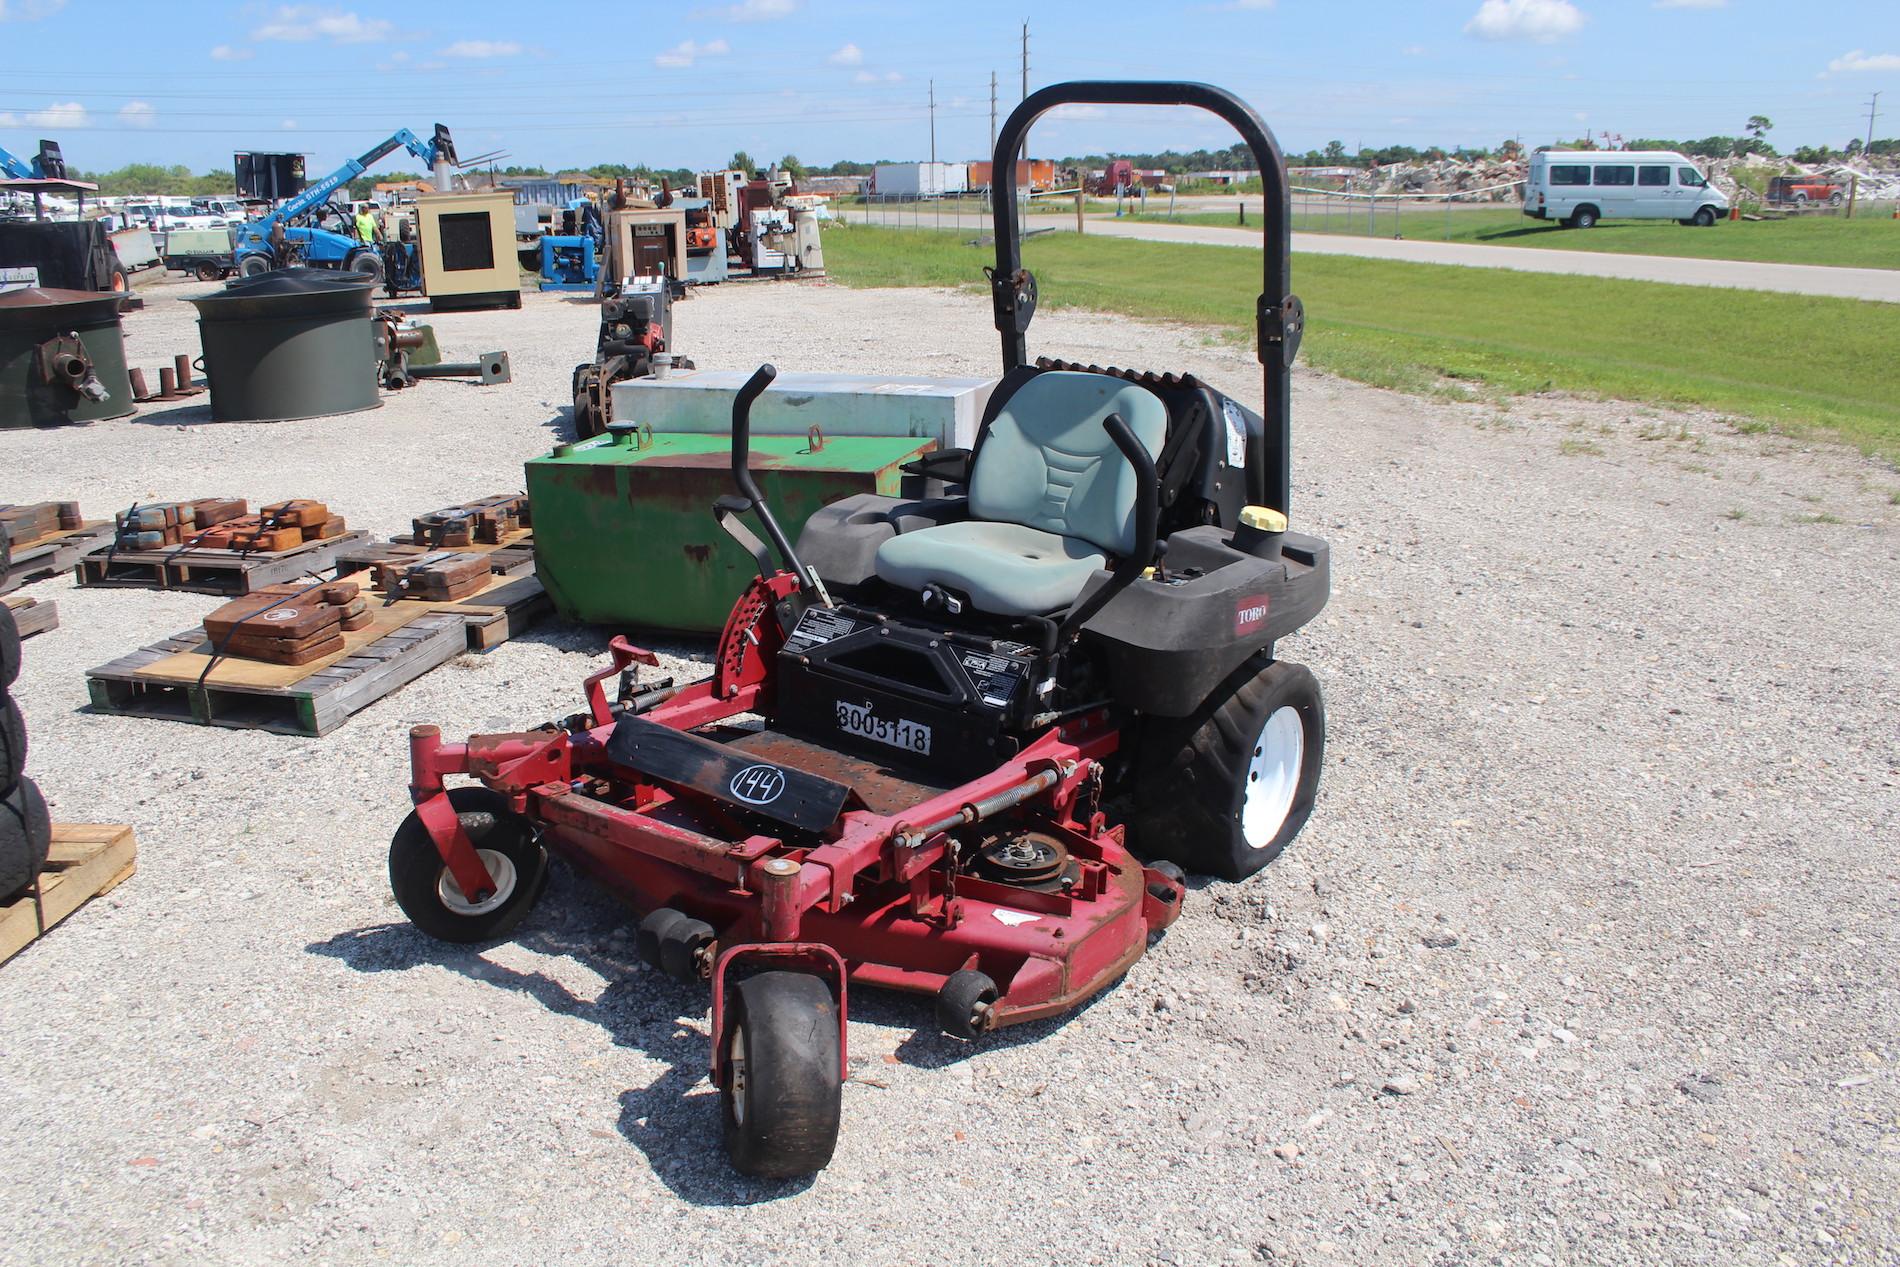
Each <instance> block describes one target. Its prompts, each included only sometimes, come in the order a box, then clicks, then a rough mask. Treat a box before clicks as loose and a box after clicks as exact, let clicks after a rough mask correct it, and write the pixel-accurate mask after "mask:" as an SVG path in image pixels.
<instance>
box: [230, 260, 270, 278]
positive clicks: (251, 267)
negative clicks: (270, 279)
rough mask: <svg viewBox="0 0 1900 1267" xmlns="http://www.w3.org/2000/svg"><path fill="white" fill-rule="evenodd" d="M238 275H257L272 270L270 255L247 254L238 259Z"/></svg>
mask: <svg viewBox="0 0 1900 1267" xmlns="http://www.w3.org/2000/svg"><path fill="white" fill-rule="evenodd" d="M237 271H238V276H240V277H256V276H257V275H259V274H260V273H268V272H270V257H269V256H266V255H247V256H245V257H244V258H243V259H241V260H239V261H238V267H237Z"/></svg>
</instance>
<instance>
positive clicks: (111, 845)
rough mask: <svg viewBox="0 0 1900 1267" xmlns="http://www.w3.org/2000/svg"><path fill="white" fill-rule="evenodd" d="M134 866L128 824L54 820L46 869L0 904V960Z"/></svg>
mask: <svg viewBox="0 0 1900 1267" xmlns="http://www.w3.org/2000/svg"><path fill="white" fill-rule="evenodd" d="M136 870H138V842H137V841H136V840H134V839H133V836H132V829H131V828H130V827H126V826H123V825H121V824H110V825H105V826H93V825H90V824H83V825H82V824H74V823H54V824H53V844H52V847H51V848H50V849H49V850H48V851H47V855H46V870H44V871H42V872H41V873H40V877H39V879H37V880H35V881H33V883H32V884H31V885H29V886H28V887H27V890H26V892H24V893H22V894H21V895H20V896H19V897H17V898H15V899H13V901H11V902H9V903H7V904H6V905H5V906H0V963H5V962H6V961H7V960H9V959H11V958H13V956H15V955H17V954H19V953H20V952H21V951H22V950H24V949H26V948H27V947H28V946H30V945H32V944H33V943H34V942H35V941H38V940H39V939H40V938H41V937H43V936H45V935H46V932H47V930H48V929H50V928H52V927H53V925H55V924H57V923H59V922H60V921H61V920H63V919H65V918H66V917H67V916H68V915H71V914H72V913H73V912H74V911H76V910H78V909H79V908H80V907H82V906H84V905H85V904H86V903H87V902H90V901H92V899H93V898H96V897H98V896H99V895H100V894H101V893H109V892H111V891H112V890H113V889H115V888H117V887H118V886H119V884H120V883H121V882H122V881H124V880H126V879H128V878H129V877H130V876H131V874H132V873H133V872H134V871H136Z"/></svg>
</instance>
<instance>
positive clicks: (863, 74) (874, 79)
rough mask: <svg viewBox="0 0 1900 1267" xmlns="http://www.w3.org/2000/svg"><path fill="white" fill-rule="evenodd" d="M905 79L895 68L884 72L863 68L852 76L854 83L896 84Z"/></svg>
mask: <svg viewBox="0 0 1900 1267" xmlns="http://www.w3.org/2000/svg"><path fill="white" fill-rule="evenodd" d="M903 81H904V77H903V75H901V74H899V73H898V72H897V71H894V70H887V71H885V72H884V73H883V74H879V73H878V72H877V71H874V70H861V71H859V72H858V73H857V74H855V75H853V76H851V82H852V83H854V84H896V83H902V82H903Z"/></svg>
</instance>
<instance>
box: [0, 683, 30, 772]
mask: <svg viewBox="0 0 1900 1267" xmlns="http://www.w3.org/2000/svg"><path fill="white" fill-rule="evenodd" d="M25 770H26V718H24V717H22V716H20V706H19V705H18V704H16V703H14V702H13V700H12V699H10V698H9V697H8V696H7V693H6V692H5V691H0V796H5V795H7V794H8V793H9V792H11V791H13V789H14V788H15V787H16V786H18V784H19V782H20V778H21V776H22V774H23V773H24V772H25Z"/></svg>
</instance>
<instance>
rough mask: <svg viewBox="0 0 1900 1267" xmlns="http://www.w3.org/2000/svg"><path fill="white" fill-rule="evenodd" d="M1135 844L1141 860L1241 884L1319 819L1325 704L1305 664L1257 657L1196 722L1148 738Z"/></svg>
mask: <svg viewBox="0 0 1900 1267" xmlns="http://www.w3.org/2000/svg"><path fill="white" fill-rule="evenodd" d="M1140 742H1141V756H1140V757H1139V767H1138V770H1137V774H1136V789H1135V805H1136V810H1135V815H1134V819H1133V822H1132V823H1131V824H1130V827H1131V832H1130V836H1129V843H1130V845H1131V846H1132V847H1133V848H1134V850H1135V852H1136V853H1138V854H1140V855H1142V856H1143V857H1161V858H1169V859H1172V860H1173V861H1175V862H1178V863H1180V864H1181V865H1182V866H1184V867H1186V868H1187V869H1188V870H1189V871H1193V872H1197V873H1199V874H1202V875H1213V876H1219V877H1220V878H1221V879H1224V880H1241V879H1245V878H1246V877H1247V876H1250V875H1252V874H1253V873H1254V872H1256V871H1258V870H1260V868H1262V867H1264V866H1266V865H1267V864H1268V863H1269V862H1272V861H1273V860H1274V859H1275V858H1277V857H1279V856H1280V851H1281V850H1282V849H1284V848H1286V846H1287V842H1288V841H1290V840H1292V839H1293V837H1295V836H1296V835H1298V834H1299V831H1300V828H1302V827H1304V826H1305V825H1306V820H1307V817H1308V816H1309V815H1310V814H1311V813H1312V812H1313V798H1314V796H1315V795H1316V794H1317V792H1318V791H1319V775H1320V765H1321V759H1322V758H1323V757H1324V755H1325V748H1326V706H1325V701H1324V700H1323V699H1322V698H1321V696H1320V689H1319V682H1318V680H1317V679H1316V678H1314V676H1313V674H1312V671H1311V670H1310V669H1308V668H1306V667H1305V666H1304V665H1299V664H1290V663H1288V662H1286V661H1283V660H1268V659H1266V658H1265V657H1255V658H1254V659H1252V660H1250V661H1248V662H1247V663H1246V664H1244V665H1242V666H1241V667H1240V668H1239V669H1238V670H1236V671H1235V672H1234V674H1233V675H1232V676H1231V677H1229V678H1228V679H1227V680H1226V681H1225V682H1223V683H1222V684H1221V686H1220V687H1219V688H1218V689H1216V690H1215V691H1214V693H1213V694H1212V695H1210V696H1209V697H1208V698H1207V700H1206V701H1204V702H1203V703H1202V705H1201V707H1200V708H1198V709H1196V710H1195V711H1194V712H1193V713H1192V714H1191V715H1189V716H1187V717H1184V718H1178V719H1153V720H1151V721H1150V722H1149V723H1148V732H1147V733H1146V734H1144V735H1143V736H1142V737H1141V740H1140Z"/></svg>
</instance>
